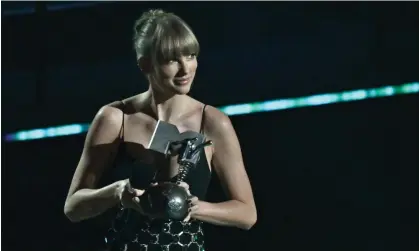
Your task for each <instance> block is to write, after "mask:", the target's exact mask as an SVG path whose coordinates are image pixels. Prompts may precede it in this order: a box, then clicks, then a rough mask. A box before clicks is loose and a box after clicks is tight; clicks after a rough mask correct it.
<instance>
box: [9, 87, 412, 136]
mask: <svg viewBox="0 0 419 251" xmlns="http://www.w3.org/2000/svg"><path fill="white" fill-rule="evenodd" d="M412 93H419V82H413V83H407V84H403V85H399V86H384V87H378V88H371V89H361V90H353V91H344V92H340V93H326V94H319V95H312V96H307V97H299V98H288V99H276V100H269V101H264V102H256V103H247V104H237V105H228V106H223V107H219V109H220V110H221V111H223V112H224V113H226V114H227V115H229V116H233V115H244V114H250V113H257V112H270V111H279V110H286V109H293V108H300V107H307V106H317V105H326V104H334V103H341V102H350V101H357V100H364V99H370V98H379V97H388V96H395V95H403V94H412ZM88 129H89V124H71V125H64V126H56V127H49V128H40V129H33V130H25V131H20V132H15V133H10V134H7V135H6V136H5V140H6V141H25V140H34V139H42V138H52V137H59V136H68V135H75V134H81V133H85V132H87V130H88Z"/></svg>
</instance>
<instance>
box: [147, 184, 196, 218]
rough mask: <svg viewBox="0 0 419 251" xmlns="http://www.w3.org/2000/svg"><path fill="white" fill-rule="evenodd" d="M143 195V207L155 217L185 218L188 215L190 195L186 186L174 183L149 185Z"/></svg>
mask: <svg viewBox="0 0 419 251" xmlns="http://www.w3.org/2000/svg"><path fill="white" fill-rule="evenodd" d="M141 197H142V198H141V200H140V203H141V206H142V208H143V209H144V210H145V211H146V212H147V213H149V214H150V215H152V216H153V217H154V218H158V219H171V220H183V219H185V218H186V216H187V215H188V209H189V203H188V198H189V195H188V193H187V191H186V190H185V188H183V187H181V186H178V185H176V184H174V183H171V182H166V183H161V184H159V185H157V186H152V187H149V188H148V189H147V190H146V192H145V193H144V194H143V195H142V196H141Z"/></svg>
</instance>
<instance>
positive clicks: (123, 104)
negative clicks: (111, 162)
mask: <svg viewBox="0 0 419 251" xmlns="http://www.w3.org/2000/svg"><path fill="white" fill-rule="evenodd" d="M121 104H122V107H121V111H122V126H121V130H120V132H119V138H120V139H121V141H122V142H124V141H125V140H124V134H125V127H124V124H125V123H124V122H125V113H124V111H125V103H124V101H122V100H121Z"/></svg>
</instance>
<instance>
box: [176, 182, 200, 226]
mask: <svg viewBox="0 0 419 251" xmlns="http://www.w3.org/2000/svg"><path fill="white" fill-rule="evenodd" d="M179 186H181V187H183V188H185V189H186V191H187V192H188V195H189V199H188V202H189V213H188V215H187V216H186V218H185V219H184V220H183V222H188V221H190V220H191V218H192V217H193V216H194V214H195V213H196V212H197V211H198V208H199V206H198V202H199V200H198V197H196V196H193V195H191V192H190V191H189V185H188V184H187V183H185V182H180V183H179Z"/></svg>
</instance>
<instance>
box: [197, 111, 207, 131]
mask: <svg viewBox="0 0 419 251" xmlns="http://www.w3.org/2000/svg"><path fill="white" fill-rule="evenodd" d="M205 107H207V105H206V104H204V108H202V118H201V128H200V129H199V133H202V134H203V131H204V122H205Z"/></svg>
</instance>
